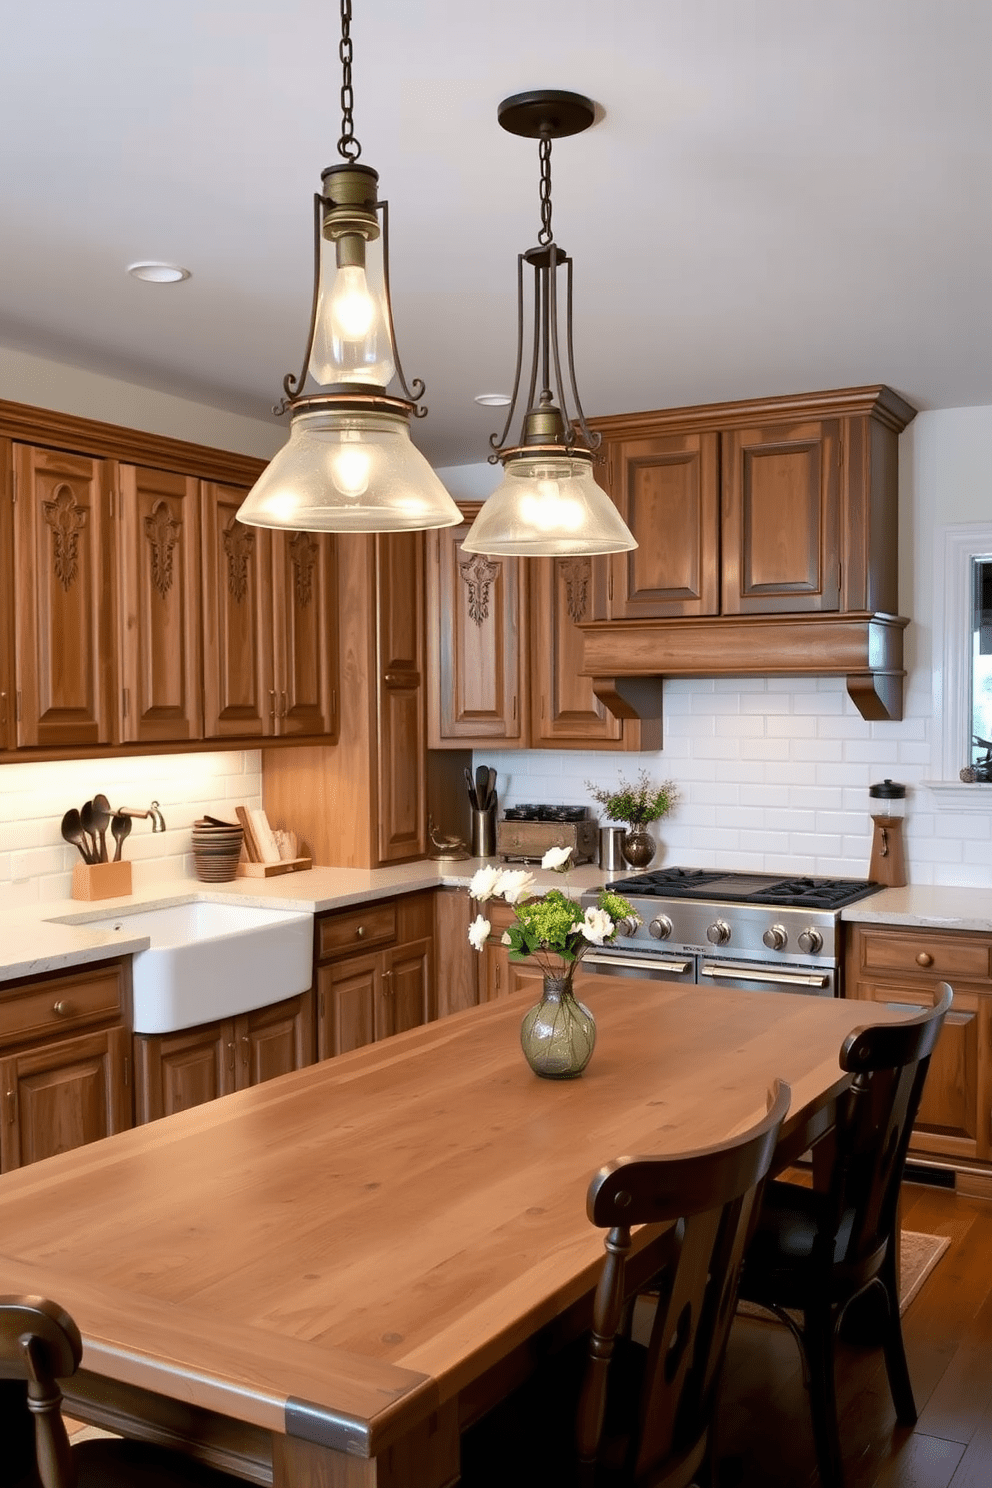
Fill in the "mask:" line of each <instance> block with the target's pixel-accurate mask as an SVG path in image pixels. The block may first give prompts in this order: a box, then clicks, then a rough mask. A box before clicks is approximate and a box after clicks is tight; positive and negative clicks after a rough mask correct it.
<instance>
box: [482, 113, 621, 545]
mask: <svg viewBox="0 0 992 1488" xmlns="http://www.w3.org/2000/svg"><path fill="white" fill-rule="evenodd" d="M594 118H595V108H594V106H593V103H592V101H591V100H590V99H588V98H584V97H582V95H581V94H579V93H562V92H552V91H547V90H544V91H540V92H534V93H517V94H515V95H514V96H513V97H512V98H505V99H504V100H503V102H502V103H501V104H500V106H499V110H498V119H499V122H500V124H501V125H502V127H503V128H504V129H506V130H508V131H509V132H510V133H511V134H518V135H523V136H524V137H525V138H527V139H538V140H540V142H541V143H540V147H539V155H540V168H541V230H540V233H539V234H538V246H537V247H536V248H529V249H528V250H527V252H526V253H522V254H520V255H519V257H518V259H517V365H516V371H515V373H514V379H513V393H512V396H511V400H510V411H509V413H508V414H507V419H506V424H505V426H504V429H503V433H502V434H501V435H499V436H497V435H495V434H494V435H492V436H491V438H490V440H489V443H490V445H491V446H492V449H493V451H494V453H493V454H491V455H490V456H489V459H490V461H491V462H492V463H493V464H495V463H496V461H497V460H499V461H501V462H502V465H503V482H502V484H501V485H500V486H498V487H497V489H496V490H495V491H494V492H493V494H492V495H491V496H490V497H489V498H488V499H487V500H486V501H485V502H483V505H482V509H481V511H480V512H479V515H478V516H477V517H476V519H475V521H474V522H473V524H472V526H471V528H470V529H469V533H468V536H467V537H466V539H465V541H464V542H463V544H462V547H463V548H464V549H465V551H466V552H469V553H492V554H510V555H514V554H520V555H523V556H531V557H537V556H541V555H552V556H557V557H572V556H580V555H584V554H590V553H620V552H625V551H627V550H628V549H630V548H636V547H637V542H636V541H635V539H634V536H633V534H632V533H631V531H630V529H629V528H628V527H627V525H626V524H625V522H624V521H623V519H622V518H621V516H620V513H619V512H618V511H617V509H616V507H615V506H614V505H613V502H612V501H611V500H610V498H609V496H607V494H606V492H605V491H604V490H603V489H602V488H601V487H600V486H598V485H597V484H596V481H595V480H594V478H593V473H592V467H593V459H594V456H595V451H596V450H597V449H598V447H599V443H600V439H601V437H602V436H601V435H599V434H598V433H597V434H593V433H592V431H591V430H590V429H589V426H588V424H587V423H586V419H585V414H584V413H583V412H582V405H581V403H580V402H579V395H578V390H577V388H576V386H575V365H574V358H573V354H572V260H571V259H570V258H569V256H568V254H567V253H565V252H564V251H563V250H562V249H561V248H559V247H558V245H557V244H556V243H555V241H554V236H553V234H552V231H551V141H552V140H555V139H561V138H563V137H564V136H566V135H570V134H580V133H581V132H582V131H583V130H585V129H588V128H589V125H590V124H591V123H592V122H593V119H594ZM525 264H526V265H528V266H529V267H530V268H531V269H532V270H533V275H534V287H533V325H532V334H531V337H530V345H531V365H530V379H529V384H528V390H527V401H526V411H525V413H524V417H523V424H522V427H521V433H520V440H519V443H517V444H515V445H512V446H509V447H507V446H506V438H507V435H508V433H509V430H510V425H511V424H512V423H513V420H514V417H515V415H516V412H517V401H518V398H519V396H520V391H521V380H520V373H521V368H522V365H523V359H524V327H525V321H526V314H525V309H524V295H525V290H524V281H525V277H526V276H525V270H524V265H525ZM560 274H564V279H565V327H566V331H565V347H566V355H567V368H568V378H569V385H570V387H571V399H572V407H573V409H574V414H573V415H571V416H570V415H569V414H568V409H567V405H566V400H565V386H564V382H563V379H562V368H561V355H560V352H559V347H558V320H559V305H560V296H559V293H558V279H559V275H560ZM552 377H553V378H554V386H553V387H552ZM539 379H540V387H538V380H539Z"/></svg>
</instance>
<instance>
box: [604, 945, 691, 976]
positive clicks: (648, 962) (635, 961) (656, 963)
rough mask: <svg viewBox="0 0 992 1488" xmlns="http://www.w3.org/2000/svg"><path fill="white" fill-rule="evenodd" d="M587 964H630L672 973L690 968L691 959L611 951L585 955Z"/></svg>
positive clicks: (639, 968)
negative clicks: (677, 959)
mask: <svg viewBox="0 0 992 1488" xmlns="http://www.w3.org/2000/svg"><path fill="white" fill-rule="evenodd" d="M585 961H586V963H587V964H588V965H589V966H632V967H633V968H634V969H635V970H636V971H670V972H672V973H674V974H676V975H677V974H678V973H679V972H686V971H691V970H692V962H691V961H664V960H662V958H661V957H660V956H618V955H616V954H615V953H614V952H613V951H604V952H603V953H602V954H601V955H598V956H597V955H594V954H590V955H587V956H586V957H585Z"/></svg>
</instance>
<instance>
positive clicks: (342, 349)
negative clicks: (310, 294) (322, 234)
mask: <svg viewBox="0 0 992 1488" xmlns="http://www.w3.org/2000/svg"><path fill="white" fill-rule="evenodd" d="M364 250H365V245H364V243H363V244H362V245H361V257H362V258H363V259H364ZM333 251H334V248H333V245H327V247H326V248H325V251H324V258H323V262H322V265H321V275H320V291H319V294H318V297H317V319H316V323H315V325H314V336H313V349H312V351H311V353H310V374H311V376H312V377H313V378H314V379H315V381H317V382H319V383H320V385H321V387H331V386H333V385H334V384H336V383H339V382H360V383H371V384H375V386H377V387H385V386H386V385H387V384H388V383H389V382H390V381H391V380H392V378H393V374H394V373H395V371H396V367H395V363H394V361H393V346H392V340H391V338H390V334H389V319H388V316H387V312H386V302H385V295H384V293H383V291H382V287H381V285H380V284H378V283H377V279H376V276H375V275H371V276H370V275H369V273H367V272H366V268H365V266H364V264H363V263H354V262H347V261H346V262H344V263H341V264H335V260H334V259H333V258H332V257H331V254H332V252H333ZM373 263H374V261H372V260H370V265H371V264H373ZM374 266H375V267H378V265H377V264H376V265H374ZM332 276H333V277H332Z"/></svg>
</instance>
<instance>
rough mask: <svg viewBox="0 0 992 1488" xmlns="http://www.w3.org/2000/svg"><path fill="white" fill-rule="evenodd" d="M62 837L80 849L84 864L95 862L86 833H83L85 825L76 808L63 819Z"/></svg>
mask: <svg viewBox="0 0 992 1488" xmlns="http://www.w3.org/2000/svg"><path fill="white" fill-rule="evenodd" d="M62 836H63V837H64V838H65V840H66V842H71V843H72V845H73V847H77V848H78V849H79V855H80V857H81V858H82V860H83V862H84V863H92V862H93V857H92V855H91V853H90V846H89V842H88V841H87V837H86V833H85V832H84V831H83V824H82V821H81V820H80V816H79V812H78V811H77V810H76V808H75V806H73V807H72V809H71V811H67V812H66V814H65V816H64V817H63V818H62Z"/></svg>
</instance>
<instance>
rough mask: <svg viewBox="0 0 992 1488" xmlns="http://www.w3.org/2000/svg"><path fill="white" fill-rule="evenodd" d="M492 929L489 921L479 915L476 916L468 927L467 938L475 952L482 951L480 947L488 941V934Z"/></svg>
mask: <svg viewBox="0 0 992 1488" xmlns="http://www.w3.org/2000/svg"><path fill="white" fill-rule="evenodd" d="M492 928H493V927H492V925H490V923H489V921H488V920H487V919H485V917H484V916H483V915H481V914H480V915H476V917H475V919H474V920H473V921H472V923H471V925H469V927H468V938H469V940H470V941H471V942H472V945H473V946H474V947H475V949H476V950H477V951H481V950H482V947H483V946H484V945H485V943H486V941H487V940H488V939H489V932H490V930H491V929H492Z"/></svg>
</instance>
